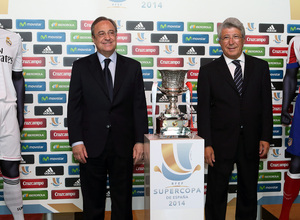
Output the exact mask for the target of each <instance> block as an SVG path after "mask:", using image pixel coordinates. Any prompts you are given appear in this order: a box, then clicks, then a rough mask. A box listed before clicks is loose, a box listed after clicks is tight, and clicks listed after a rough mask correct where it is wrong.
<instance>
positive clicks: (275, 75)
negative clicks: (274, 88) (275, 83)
mask: <svg viewBox="0 0 300 220" xmlns="http://www.w3.org/2000/svg"><path fill="white" fill-rule="evenodd" d="M270 75H271V79H283V70H270Z"/></svg>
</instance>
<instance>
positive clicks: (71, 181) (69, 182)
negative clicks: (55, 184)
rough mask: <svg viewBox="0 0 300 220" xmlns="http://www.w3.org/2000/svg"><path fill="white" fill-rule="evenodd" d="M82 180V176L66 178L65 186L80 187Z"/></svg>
mask: <svg viewBox="0 0 300 220" xmlns="http://www.w3.org/2000/svg"><path fill="white" fill-rule="evenodd" d="M80 186H81V182H80V178H66V179H65V187H80Z"/></svg>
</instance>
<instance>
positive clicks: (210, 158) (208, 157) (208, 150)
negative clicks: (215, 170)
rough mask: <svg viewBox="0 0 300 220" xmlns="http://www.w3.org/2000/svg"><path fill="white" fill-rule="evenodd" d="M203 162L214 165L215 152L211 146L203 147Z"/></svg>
mask: <svg viewBox="0 0 300 220" xmlns="http://www.w3.org/2000/svg"><path fill="white" fill-rule="evenodd" d="M204 157H205V163H207V164H208V165H210V166H212V167H213V166H214V164H213V163H214V162H215V152H214V149H213V148H212V146H207V147H205V156H204Z"/></svg>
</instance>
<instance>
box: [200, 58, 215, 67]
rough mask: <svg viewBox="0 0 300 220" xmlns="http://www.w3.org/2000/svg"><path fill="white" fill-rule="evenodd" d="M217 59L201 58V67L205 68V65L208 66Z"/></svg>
mask: <svg viewBox="0 0 300 220" xmlns="http://www.w3.org/2000/svg"><path fill="white" fill-rule="evenodd" d="M214 59H215V58H200V64H201V65H200V66H204V65H205V64H208V63H210V62H212V61H213V60H214Z"/></svg>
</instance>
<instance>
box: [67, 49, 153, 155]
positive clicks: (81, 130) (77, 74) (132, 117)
mask: <svg viewBox="0 0 300 220" xmlns="http://www.w3.org/2000/svg"><path fill="white" fill-rule="evenodd" d="M109 131H110V132H111V135H113V137H114V147H115V150H116V152H117V153H118V154H119V155H120V156H129V155H132V149H133V146H134V144H135V143H137V142H141V143H143V142H144V134H146V133H148V118H147V106H146V99H145V91H144V83H143V78H142V72H141V65H140V63H139V62H137V61H135V60H133V59H131V58H128V57H124V56H121V55H119V54H117V64H116V73H115V83H114V91H113V101H112V102H111V101H110V99H109V96H108V89H107V86H106V81H105V76H104V72H103V70H102V68H101V65H100V62H99V59H98V56H97V53H94V54H92V55H90V56H87V57H84V58H81V59H79V60H77V61H75V62H74V63H73V68H72V76H71V81H70V90H69V102H68V132H69V142H70V145H72V144H73V143H74V142H77V141H83V142H84V145H85V147H86V149H87V153H88V156H89V158H94V157H97V156H99V155H100V154H101V152H102V151H103V149H104V147H105V144H106V140H107V137H108V134H109Z"/></svg>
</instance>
